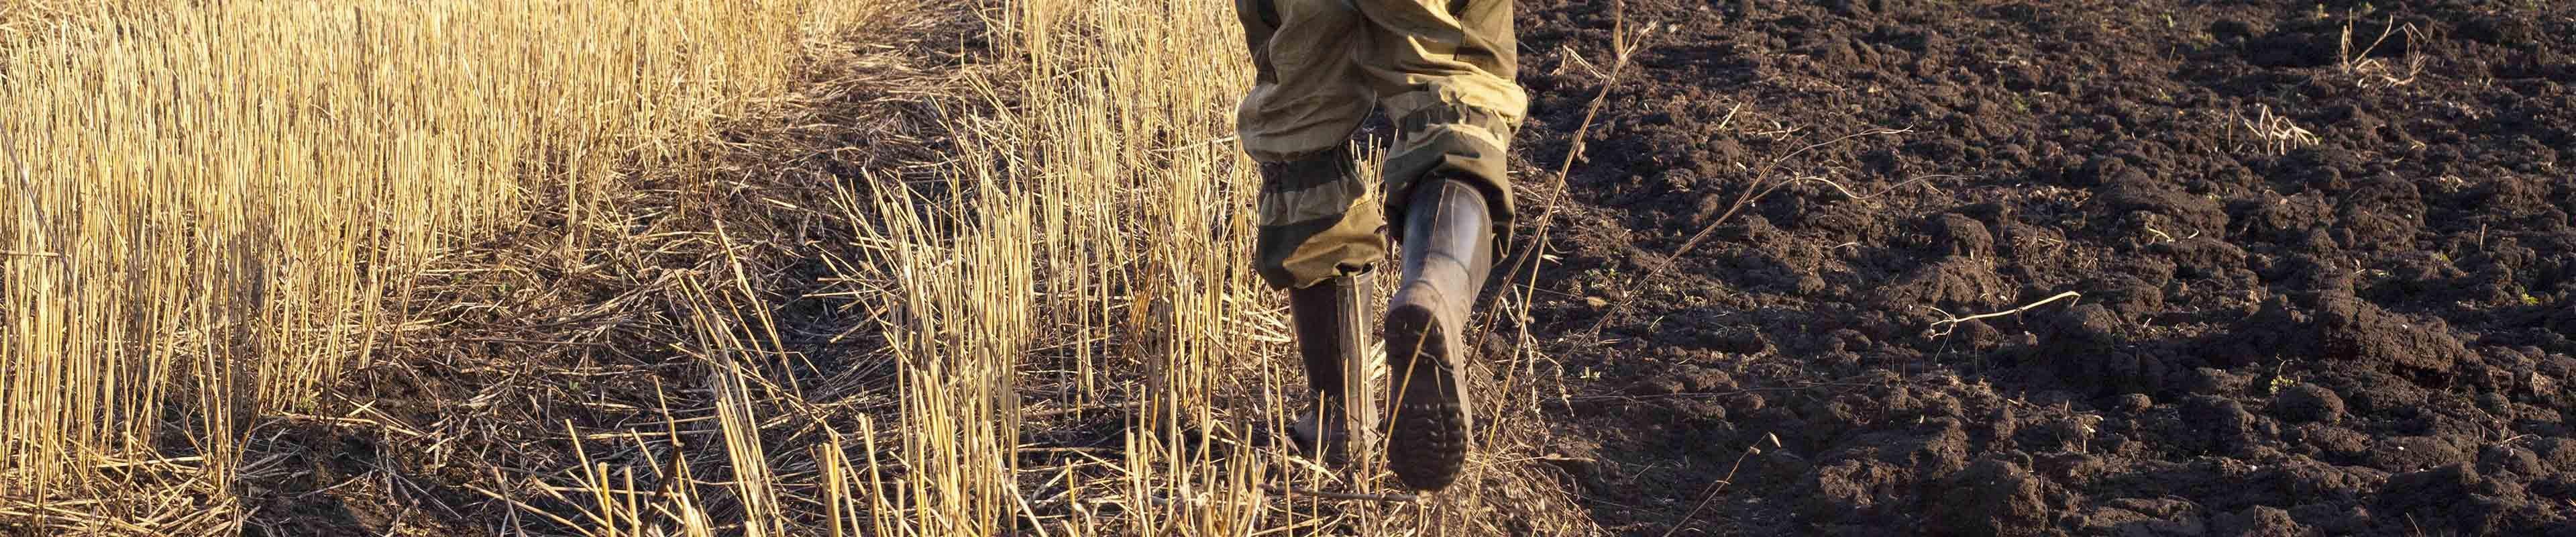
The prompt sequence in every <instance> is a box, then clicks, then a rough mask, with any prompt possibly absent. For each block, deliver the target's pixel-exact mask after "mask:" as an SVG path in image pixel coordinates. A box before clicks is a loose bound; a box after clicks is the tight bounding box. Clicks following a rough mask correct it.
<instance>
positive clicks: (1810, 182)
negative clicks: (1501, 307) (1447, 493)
mask: <svg viewBox="0 0 2576 537" xmlns="http://www.w3.org/2000/svg"><path fill="white" fill-rule="evenodd" d="M1627 4H1628V5H1627V12H1626V19H1627V20H1628V21H1629V27H1628V29H1629V30H1630V31H1631V32H1632V33H1634V34H1636V35H1640V36H1642V37H1644V38H1645V40H1646V41H1647V43H1648V44H1647V46H1646V47H1645V48H1643V49H1642V50H1640V51H1639V52H1638V54H1637V55H1636V57H1635V60H1634V62H1635V63H1634V64H1633V65H1631V67H1632V69H1631V70H1630V71H1628V72H1627V73H1625V74H1623V75H1622V77H1621V80H1619V81H1618V82H1617V83H1616V84H1614V85H1613V86H1612V89H1611V90H1610V91H1609V93H1608V97H1607V100H1606V102H1605V103H1604V106H1603V107H1602V112H1601V115H1600V117H1599V118H1598V120H1597V122H1596V124H1595V125H1594V126H1593V128H1592V131H1591V134H1590V136H1588V137H1587V140H1586V143H1587V144H1588V145H1589V147H1588V149H1587V150H1586V151H1585V154H1584V159H1583V160H1581V161H1579V162H1577V163H1576V164H1574V165H1573V167H1572V173H1570V174H1569V175H1568V176H1566V177H1565V178H1564V183H1563V186H1562V190H1561V192H1562V195H1552V193H1554V192H1558V190H1557V189H1556V187H1555V186H1553V182H1554V180H1555V177H1556V176H1555V173H1554V169H1555V168H1556V167H1557V163H1558V161H1559V160H1560V159H1562V158H1564V157H1565V154H1566V151H1567V149H1568V147H1569V145H1570V144H1569V143H1568V142H1569V140H1568V137H1569V136H1570V135H1571V133H1573V132H1574V131H1575V130H1576V128H1577V127H1578V125H1579V124H1580V123H1581V121H1582V119H1583V111H1584V105H1585V104H1587V103H1588V102H1589V101H1590V100H1591V98H1592V96H1593V94H1594V93H1595V92H1596V91H1599V90H1600V88H1601V87H1602V86H1603V85H1604V83H1605V81H1604V79H1605V76H1604V75H1606V74H1607V73H1608V72H1609V71H1610V68H1611V65H1612V64H1613V63H1614V60H1613V59H1612V58H1611V57H1610V55H1609V54H1607V52H1606V51H1607V50H1609V49H1610V41H1611V40H1610V35H1611V27H1612V24H1611V21H1612V12H1611V3H1610V2H1603V1H1594V0H1579V1H1570V0H1533V1H1524V2H1522V3H1521V6H1520V13H1519V15H1518V16H1519V19H1520V21H1519V22H1520V27H1521V36H1522V44H1521V48H1522V50H1523V54H1524V57H1523V69H1524V70H1525V72H1524V73H1523V75H1522V81H1523V82H1524V83H1525V84H1527V85H1528V86H1529V89H1530V90H1531V91H1532V93H1533V95H1535V96H1536V99H1537V101H1536V102H1535V104H1534V105H1533V111H1532V116H1533V117H1532V119H1531V121H1530V124H1529V126H1528V127H1527V129H1526V130H1525V131H1524V132H1523V133H1522V134H1521V136H1520V143H1521V144H1522V145H1521V154H1520V155H1519V157H1520V158H1521V159H1522V160H1523V161H1524V162H1523V163H1522V164H1523V171H1524V172H1525V173H1524V174H1523V177H1522V179H1523V180H1524V181H1525V182H1526V183H1527V184H1526V185H1525V188H1524V190H1525V191H1527V192H1529V193H1530V194H1529V195H1528V196H1529V199H1528V200H1527V201H1525V202H1524V206H1525V207H1529V208H1531V210H1532V211H1531V212H1532V213H1536V212H1538V210H1539V208H1541V207H1545V206H1548V205H1551V204H1553V205H1554V207H1555V217H1554V223H1553V224H1552V226H1553V228H1552V231H1551V232H1550V235H1551V236H1552V237H1553V238H1552V239H1551V242H1552V244H1553V249H1552V250H1551V251H1550V252H1549V254H1550V257H1549V258H1548V259H1546V260H1544V261H1543V262H1542V263H1540V266H1539V269H1538V271H1539V272H1538V274H1537V276H1538V277H1537V279H1536V281H1538V282H1539V284H1538V287H1539V290H1538V291H1537V292H1536V293H1535V298H1534V300H1533V301H1532V304H1533V305H1532V308H1531V311H1530V315H1529V316H1528V317H1527V319H1528V320H1527V321H1526V322H1525V323H1517V326H1515V325H1516V323H1513V322H1510V321H1509V320H1506V321H1505V322H1503V323H1501V324H1503V325H1506V326H1505V327H1504V328H1503V329H1500V330H1497V331H1496V332H1497V333H1498V334H1505V335H1510V334H1513V333H1514V332H1515V331H1516V330H1521V329H1525V330H1526V332H1525V334H1526V335H1528V336H1529V338H1530V340H1532V341H1536V342H1537V344H1538V345H1539V348H1540V349H1541V350H1542V351H1543V354H1545V355H1547V356H1551V357H1553V359H1554V360H1555V361H1556V362H1557V363H1558V364H1559V365H1561V367H1562V372H1563V373H1564V374H1565V376H1566V377H1567V379H1568V380H1567V386H1566V388H1567V392H1566V394H1565V396H1563V397H1560V398H1557V399H1556V400H1553V401H1546V402H1545V404H1546V405H1547V406H1548V407H1549V408H1548V409H1549V412H1550V413H1551V414H1552V415H1555V416H1557V417H1560V418H1562V419H1563V420H1564V421H1563V422H1562V423H1561V424H1560V425H1559V426H1558V433H1559V435H1560V437H1561V438H1560V440H1558V445H1557V446H1554V447H1555V449H1556V450H1557V451H1558V452H1557V453H1555V455H1558V456H1559V459H1560V460H1561V461H1562V463H1561V465H1560V466H1562V467H1563V468H1564V469H1565V470H1566V472H1567V474H1568V475H1570V476H1572V478H1571V480H1572V481H1574V482H1576V483H1577V484H1578V486H1579V487H1581V489H1582V494H1583V495H1584V497H1585V498H1586V502H1587V505H1588V507H1589V508H1590V509H1591V510H1592V516H1593V517H1594V518H1595V519H1596V520H1599V521H1600V522H1601V523H1602V524H1603V525H1605V526H1608V527H1610V528H1612V529H1613V530H1614V531H1617V532H1619V533H1622V534H1631V535H1663V534H1666V533H1667V532H1673V534H1676V535H1721V534H1759V535H1772V534H1848V535H1884V534H1890V533H1896V534H1955V535H2101V534H2113V535H2177V536H2181V535H2321V534H2322V535H2346V534H2494V535H2544V534H2553V535H2569V534H2576V438H2571V433H2576V422H2571V421H2570V420H2571V417H2576V391H2571V388H2570V387H2569V383H2570V382H2576V341H2571V340H2570V339H2569V338H2570V336H2571V335H2576V228H2571V227H2570V222H2569V218H2568V212H2569V211H2570V208H2571V207H2576V179H2571V176H2576V169H2571V166H2576V130H2572V129H2576V128H2571V125H2576V4H2571V3H2566V2H2549V1H2535V0H2521V1H2473V0H2447V1H2414V0H2381V1H2380V2H2377V3H2375V4H2372V3H2363V2H2348V1H2327V2H2323V3H2322V4H2320V3H2317V2H2312V1H2277V0H2247V1H2226V0H2123V1H2093V0H2081V1H2062V2H2060V1H1935V0H1815V1H1809V0H1799V1H1788V2H1781V1H1757V0H1718V1H1709V2H1699V1H1684V0H1629V1H1628V2H1627ZM2383 35H2385V36H2386V37H2384V38H2383V37H2382V36H2383ZM2374 45H2375V46H2374ZM1873 129H1888V130H1897V131H1901V132H1884V131H1873ZM1873 132H1876V133H1873ZM1802 148H1803V150H1802ZM1775 185H1776V186H1778V187H1779V188H1778V189H1777V190H1774V191H1767V192H1766V191H1765V190H1764V189H1765V188H1767V187H1770V186H1775ZM1748 191H1751V192H1754V193H1756V194H1759V195H1757V196H1752V197H1750V198H1749V202H1747V203H1745V204H1744V205H1743V206H1742V209H1741V210H1739V211H1734V212H1733V214H1731V215H1730V214H1728V213H1729V212H1730V211H1729V209H1730V207H1733V206H1734V205H1735V202H1736V201H1737V200H1738V199H1739V197H1740V196H1744V194H1745V193H1746V192H1748ZM1530 220H1534V219H1524V222H1523V223H1522V225H1523V226H1525V229H1524V230H1523V231H1524V234H1525V236H1526V235H1527V232H1529V231H1531V230H1530V229H1527V228H1526V226H1531V225H1533V223H1532V222H1530ZM1703 233H1705V238H1703V239H1702V240H1700V241H1698V242H1697V243H1696V244H1688V246H1687V249H1685V248H1686V244H1687V243H1690V242H1691V241H1692V238H1693V237H1694V236H1696V235H1700V234H1703ZM1521 261H1527V258H1526V257H1524V258H1522V259H1521ZM2069 292H2072V293H2074V295H2071V296H2061V295H2062V294H2064V293H2069ZM2052 297H2056V298H2057V299H2056V300H2054V301H2050V300H2047V299H2050V298H2052ZM2034 303H2038V305H2036V306H2032V307H2028V308H2027V309H2026V310H2020V311H2018V312H2017V313H2010V314H2005V315H1996V316H1988V317H1982V318H1976V319H1973V320H1965V321H1959V322H1950V321H1951V320H1953V319H1961V318H1968V317H1972V316H1977V315H1979V314H1988V313H1999V312H2014V311H2016V310H2017V309H2021V308H2023V307H2024V306H2026V305H2030V304H2034ZM1739 461H1740V462H1739ZM1739 464H1740V466H1739ZM1721 481H1723V483H1721Z"/></svg>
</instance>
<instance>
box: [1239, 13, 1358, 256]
mask: <svg viewBox="0 0 2576 537" xmlns="http://www.w3.org/2000/svg"><path fill="white" fill-rule="evenodd" d="M1235 15H1236V17H1237V18H1238V19H1241V20H1242V21H1243V30H1244V37H1245V38H1246V39H1247V40H1249V41H1250V45H1251V49H1252V61H1253V67H1254V69H1255V78H1254V83H1253V87H1252V91H1251V93H1250V94H1248V95H1246V96H1244V99H1243V104H1242V106H1240V107H1239V108H1237V109H1236V118H1235V119H1236V121H1235V126H1236V131H1237V138H1238V139H1239V140H1241V141H1242V144H1243V148H1244V152H1246V153H1249V154H1251V156H1252V159H1253V160H1255V161H1258V162H1260V163H1261V182H1262V185H1261V194H1260V199H1259V200H1258V201H1257V202H1256V205H1257V207H1256V209H1257V212H1258V219H1257V221H1256V224H1258V225H1259V226H1260V232H1259V233H1260V234H1259V236H1258V237H1256V238H1255V239H1254V242H1255V243H1256V244H1255V245H1254V249H1256V250H1257V253H1256V255H1257V257H1258V258H1257V259H1256V260H1255V263H1254V264H1255V266H1256V269H1257V270H1258V272H1260V273H1261V278H1262V280H1263V281H1265V282H1267V283H1269V284H1270V286H1271V287H1275V288H1281V289H1287V288H1302V287H1305V286H1308V285H1313V284H1314V283H1315V282H1318V281H1323V280H1324V279H1325V278H1331V277H1333V276H1335V275H1340V274H1345V273H1352V272H1358V271H1363V270H1367V269H1368V267H1370V266H1371V265H1374V264H1375V263H1377V261H1378V260H1380V259H1382V258H1384V257H1385V256H1386V237H1385V234H1384V232H1383V231H1382V228H1384V227H1385V224H1386V220H1385V218H1384V217H1383V216H1382V215H1381V214H1380V213H1379V208H1378V204H1376V203H1372V202H1370V201H1369V200H1368V199H1366V198H1367V194H1368V185H1366V184H1364V183H1362V182H1361V180H1360V177H1359V173H1358V169H1357V162H1355V161H1354V160H1352V156H1351V153H1350V151H1349V147H1350V146H1349V144H1350V137H1351V131H1353V130H1355V129H1357V128H1359V124H1360V121H1361V120H1363V119H1366V118H1367V117H1368V114H1369V110H1370V108H1371V107H1373V106H1375V100H1376V95H1375V94H1374V93H1373V92H1371V91H1370V88H1369V86H1368V85H1367V84H1365V83H1363V81H1362V80H1361V79H1360V78H1359V77H1358V76H1357V65H1356V64H1355V63H1354V62H1353V59H1352V57H1351V54H1352V53H1353V52H1355V49H1353V48H1352V47H1351V46H1350V43H1349V41H1347V40H1345V39H1342V38H1335V37H1331V36H1350V35H1354V34H1356V33H1357V32H1359V31H1360V28H1361V27H1362V24H1363V21H1361V20H1360V16H1359V12H1357V11H1353V10H1351V9H1350V7H1349V6H1347V5H1344V4H1342V3H1341V0H1237V1H1236V3H1235Z"/></svg>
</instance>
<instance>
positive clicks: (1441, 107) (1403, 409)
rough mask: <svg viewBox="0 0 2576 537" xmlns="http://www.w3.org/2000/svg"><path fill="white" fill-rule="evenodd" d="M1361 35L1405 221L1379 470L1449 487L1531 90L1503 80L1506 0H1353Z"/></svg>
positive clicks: (1510, 62)
mask: <svg viewBox="0 0 2576 537" xmlns="http://www.w3.org/2000/svg"><path fill="white" fill-rule="evenodd" d="M1357 5H1358V6H1360V9H1361V11H1362V12H1363V13H1364V14H1365V16H1366V18H1367V19H1368V22H1369V26H1370V29H1371V32H1370V34H1371V35H1370V36H1369V39H1368V47H1367V48H1366V49H1365V50H1363V51H1362V53H1361V54H1360V56H1359V64H1360V66H1361V70H1362V71H1363V72H1365V73H1366V74H1368V75H1369V79H1370V81H1371V84H1372V85H1373V86H1374V87H1375V89H1376V90H1377V93H1379V95H1380V99H1379V104H1380V108H1381V109H1382V110H1384V111H1385V112H1386V114H1387V115H1388V116H1389V117H1390V118H1393V119H1394V121H1395V124H1396V128H1397V133H1396V141H1395V147H1394V148H1393V150H1392V151H1391V152H1390V153H1389V155H1388V157H1387V161H1386V163H1385V168H1384V177H1383V178H1384V180H1385V182H1386V183H1385V184H1386V192H1387V198H1386V200H1387V202H1388V212H1389V213H1391V214H1395V215H1397V217H1398V219H1399V221H1400V222H1402V223H1403V231H1402V232H1401V233H1403V240H1402V241H1401V246H1402V248H1403V249H1402V261H1401V267H1402V272H1403V274H1402V277H1403V280H1402V282H1400V283H1399V284H1398V285H1397V288H1396V294H1395V296H1394V298H1393V299H1392V300H1390V301H1389V304H1388V307H1387V313H1386V343H1387V347H1386V348H1387V360H1388V364H1389V366H1390V367H1391V368H1392V369H1391V370H1392V371H1393V372H1394V376H1393V378H1391V379H1390V380H1389V386H1388V394H1387V398H1388V400H1389V404H1390V406H1391V408H1392V414H1391V415H1390V416H1389V418H1388V423H1389V425H1390V427H1389V430H1388V436H1387V452H1386V456H1387V463H1388V467H1389V468H1390V469H1393V470H1395V472H1396V475H1397V477H1400V478H1402V479H1403V481H1404V483H1405V485H1406V486H1409V487H1413V488H1416V489H1425V490H1436V489H1440V488H1445V487H1447V486H1449V484H1450V483H1452V482H1454V481H1455V480H1456V479H1457V475H1458V470H1459V468H1460V467H1462V466H1463V465H1464V463H1465V461H1466V450H1467V439H1468V437H1469V435H1470V434H1471V432H1472V431H1473V430H1474V419H1473V415H1472V414H1470V412H1469V411H1470V410H1471V409H1472V406H1473V405H1472V404H1471V403H1470V402H1469V401H1468V397H1467V394H1468V385H1467V380H1466V376H1465V372H1466V368H1467V363H1466V356H1467V353H1468V351H1469V350H1470V349H1471V348H1472V347H1473V345H1472V344H1470V343H1468V342H1467V341H1465V339H1464V337H1463V336H1464V333H1465V330H1466V324H1467V319H1468V316H1469V314H1470V313H1472V311H1473V309H1474V307H1475V304H1476V302H1477V294H1478V293H1479V292H1480V291H1481V290H1482V289H1483V288H1484V284H1485V279H1486V276H1487V275H1488V273H1489V272H1490V271H1491V270H1492V268H1493V263H1494V261H1493V260H1494V249H1495V236H1496V235H1497V231H1498V230H1503V229H1507V228H1508V226H1509V222H1510V215H1511V211H1512V198H1511V181H1510V180H1509V178H1508V177H1507V176H1506V174H1505V171H1506V170H1505V168H1506V164H1507V162H1506V157H1507V153H1506V152H1507V151H1508V150H1509V147H1510V144H1509V141H1510V139H1511V136H1512V131H1513V130H1514V129H1515V128H1516V127H1517V126H1518V125H1519V123H1520V121H1521V118H1522V116H1523V115H1524V114H1525V113H1526V109H1527V107H1528V96H1527V95H1526V94H1524V93H1523V92H1522V91H1521V89H1520V86H1519V85H1517V84H1515V83H1514V82H1513V81H1512V77H1513V76H1514V75H1515V73H1517V71H1518V69H1517V67H1516V63H1517V62H1518V60H1519V57H1518V54H1517V53H1516V52H1515V51H1514V50H1513V46H1514V45H1513V39H1512V28H1511V18H1512V5H1511V1H1510V0H1358V2H1357Z"/></svg>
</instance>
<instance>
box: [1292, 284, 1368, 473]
mask: <svg viewBox="0 0 2576 537" xmlns="http://www.w3.org/2000/svg"><path fill="white" fill-rule="evenodd" d="M1368 293H1369V277H1368V274H1367V273H1361V274H1353V275H1343V276H1336V277H1333V278H1329V279H1326V280H1324V281H1321V282H1316V283H1315V284H1314V285H1309V286H1306V288H1304V289H1292V290H1289V291H1288V320H1289V323H1290V324H1293V325H1295V329H1296V331H1297V353H1298V354H1300V355H1302V356H1304V357H1305V359H1306V383H1307V386H1308V387H1311V388H1313V389H1314V391H1315V401H1316V405H1315V407H1314V408H1309V409H1307V410H1306V411H1305V412H1300V413H1299V414H1301V416H1299V417H1298V419H1297V422H1296V423H1295V424H1294V425H1291V426H1290V427H1289V430H1288V432H1289V434H1290V436H1292V437H1294V438H1295V439H1296V441H1297V447H1298V449H1301V450H1304V451H1305V452H1306V453H1307V454H1308V455H1309V456H1312V457H1314V458H1315V460H1317V461H1321V462H1324V463H1325V464H1327V465H1333V466H1338V465H1341V464H1342V463H1343V462H1345V461H1347V460H1348V458H1347V455H1348V452H1349V444H1350V434H1348V430H1349V429H1348V428H1347V427H1348V424H1349V422H1348V421H1347V419H1346V416H1345V414H1344V413H1343V408H1344V406H1345V405H1343V404H1342V399H1343V397H1342V394H1344V393H1348V389H1347V387H1346V385H1345V384H1344V376H1343V375H1342V368H1343V366H1344V364H1347V363H1356V361H1357V360H1359V359H1360V353H1361V352H1363V351H1365V350H1366V349H1367V348H1368V346H1367V339H1368V318H1367V317H1366V315H1367V313H1366V311H1367V310H1365V309H1364V308H1363V307H1362V305H1363V304H1367V303H1368Z"/></svg>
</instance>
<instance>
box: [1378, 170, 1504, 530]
mask: <svg viewBox="0 0 2576 537" xmlns="http://www.w3.org/2000/svg"><path fill="white" fill-rule="evenodd" d="M1405 212H1406V216H1405V221H1404V242H1403V244H1402V251H1403V255H1404V260H1403V265H1402V266H1403V271H1404V279H1403V281H1402V283H1400V284H1399V285H1398V286H1397V288H1396V291H1395V297H1394V300H1393V301H1392V302H1391V303H1390V304H1389V305H1388V306H1387V312H1386V353H1387V365H1388V367H1389V368H1391V369H1390V371H1392V373H1393V378H1390V379H1388V383H1387V400H1388V405H1389V407H1390V408H1391V409H1392V410H1391V414H1392V415H1391V417H1390V418H1388V424H1389V427H1388V431H1387V443H1386V461H1387V466H1388V467H1389V468H1390V469H1393V470H1395V475H1396V477H1398V478H1401V479H1403V481H1404V485H1405V486H1407V487H1411V488H1413V489H1415V490H1439V489H1441V488H1445V487H1448V486H1449V483H1450V482H1452V481H1456V480H1457V479H1458V468H1459V466H1460V465H1461V464H1462V463H1464V462H1465V461H1466V458H1467V433H1468V431H1470V430H1473V428H1474V425H1475V419H1474V418H1473V417H1472V416H1470V415H1469V405H1468V401H1467V382H1466V376H1465V375H1466V366H1467V363H1466V356H1467V355H1466V353H1467V351H1468V344H1467V342H1466V341H1464V340H1462V339H1461V336H1462V333H1463V332H1464V331H1465V330H1466V327H1467V317H1468V314H1469V313H1470V312H1471V310H1473V309H1474V307H1475V304H1476V294H1477V292H1479V291H1481V290H1482V289H1484V287H1485V277H1486V275H1487V273H1488V272H1491V271H1492V269H1493V266H1494V242H1493V241H1494V238H1493V233H1494V230H1493V228H1494V220H1493V216H1492V215H1491V214H1490V211H1489V209H1487V206H1486V204H1485V196H1484V194H1483V193H1482V192H1480V191H1478V190H1477V189H1476V187H1474V186H1471V185H1469V184H1467V183H1462V182H1459V181H1455V180H1440V181H1434V182H1431V183H1429V184H1424V185H1422V186H1420V187H1416V190H1415V192H1414V194H1413V198H1412V199H1411V201H1410V202H1409V203H1408V204H1407V205H1406V208H1405Z"/></svg>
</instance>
